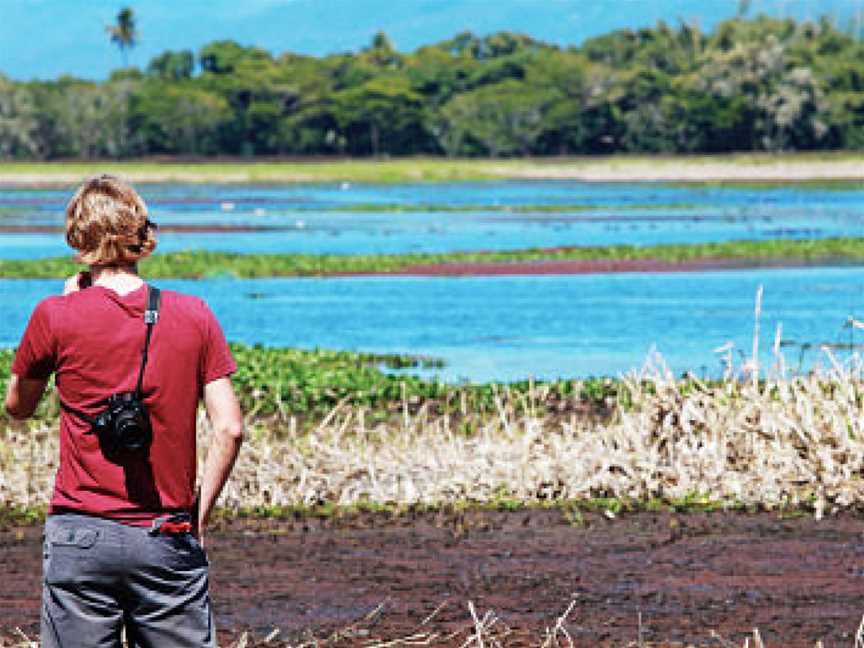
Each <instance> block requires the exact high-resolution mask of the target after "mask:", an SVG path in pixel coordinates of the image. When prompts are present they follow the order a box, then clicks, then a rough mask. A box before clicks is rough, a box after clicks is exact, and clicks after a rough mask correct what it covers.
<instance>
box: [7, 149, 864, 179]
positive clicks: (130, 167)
mask: <svg viewBox="0 0 864 648" xmlns="http://www.w3.org/2000/svg"><path fill="white" fill-rule="evenodd" d="M105 172H111V173H117V174H120V175H122V176H124V177H126V178H128V179H129V180H131V181H133V182H137V183H155V182H182V183H208V182H209V183H216V182H218V183H230V184H244V183H264V184H267V183H270V184H272V183H294V182H383V183H390V182H453V181H469V180H500V179H506V178H529V179H530V178H536V179H543V178H546V179H575V180H586V181H609V182H625V181H668V182H714V181H723V182H727V181H728V182H741V183H748V182H760V181H767V182H787V183H788V182H806V181H820V182H821V181H829V182H830V181H833V180H840V181H850V180H851V181H862V180H864V155H862V154H860V153H856V152H819V153H785V154H758V153H738V154H726V155H688V156H683V155H682V156H662V155H617V156H597V157H572V158H525V159H447V158H401V159H379V160H374V159H344V160H340V159H327V158H324V159H318V158H315V159H309V160H296V159H292V160H284V161H283V160H272V159H263V160H254V159H253V160H246V159H243V160H240V159H237V160H233V159H232V160H227V161H226V160H222V159H220V160H214V161H206V160H200V161H199V160H196V161H183V160H175V159H170V158H169V159H155V160H127V161H118V160H102V161H93V162H90V161H88V162H65V161H64V162H43V163H32V162H26V163H25V162H21V163H17V162H4V163H2V164H0V186H2V185H6V186H34V185H45V186H68V185H74V184H76V183H78V182H80V181H81V180H82V179H83V178H84V177H87V176H89V175H93V174H96V173H105Z"/></svg>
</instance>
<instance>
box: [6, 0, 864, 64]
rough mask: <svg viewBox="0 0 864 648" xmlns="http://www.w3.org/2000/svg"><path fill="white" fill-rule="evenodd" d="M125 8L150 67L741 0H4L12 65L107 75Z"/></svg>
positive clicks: (845, 3)
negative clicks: (225, 51)
mask: <svg viewBox="0 0 864 648" xmlns="http://www.w3.org/2000/svg"><path fill="white" fill-rule="evenodd" d="M123 6H129V7H131V8H132V9H133V10H134V11H135V14H136V16H137V20H138V31H139V38H140V41H139V43H138V45H137V46H136V47H135V48H134V50H133V51H132V52H131V54H130V56H129V62H130V64H132V65H138V66H139V67H145V66H146V64H147V62H148V61H149V60H150V59H151V58H152V57H153V56H155V55H157V54H159V53H161V52H163V51H165V50H167V49H184V48H188V49H192V50H194V51H197V50H198V48H200V47H201V46H202V45H204V44H205V43H208V42H210V41H213V40H219V39H229V38H230V39H234V40H236V41H238V42H241V43H243V44H246V45H258V46H261V47H265V48H267V49H269V50H271V51H272V52H274V53H281V52H284V51H294V52H301V53H304V54H314V55H322V54H328V53H332V52H341V51H348V50H357V49H359V48H361V47H363V46H364V45H366V44H367V43H368V42H369V40H370V39H371V36H372V35H373V34H374V33H375V32H376V31H378V30H384V31H385V32H387V34H388V35H390V37H391V39H392V40H393V42H394V43H395V45H396V47H397V49H399V50H402V51H411V50H414V49H416V48H417V47H419V46H420V45H424V44H427V43H431V42H435V41H438V40H442V39H444V38H448V37H450V36H453V35H454V34H456V33H457V32H460V31H464V30H466V29H467V30H471V31H473V32H475V33H478V34H488V33H490V32H495V31H499V30H511V31H519V32H524V33H527V34H530V35H531V36H533V37H535V38H540V39H542V40H546V41H550V42H554V43H558V44H561V45H569V44H578V43H580V42H581V41H583V40H584V39H585V38H588V37H590V36H594V35H597V34H602V33H605V32H608V31H611V30H613V29H619V28H623V27H641V26H649V25H653V24H655V23H656V22H657V20H659V19H663V20H666V21H668V22H671V23H673V24H677V22H678V21H679V20H682V19H683V20H688V21H692V20H695V21H697V22H698V23H699V24H700V25H701V26H702V28H703V29H710V28H712V27H713V25H715V24H716V23H717V22H718V21H720V20H723V19H725V18H728V17H730V16H732V15H734V14H735V12H736V10H737V8H738V0H126V1H125V2H124V1H123V0H120V1H115V0H0V73H2V74H5V75H6V76H9V77H12V78H14V79H30V78H43V79H44V78H56V77H58V76H60V75H62V74H70V75H74V76H78V77H84V78H93V79H103V78H105V77H107V76H108V74H109V73H110V70H111V69H112V68H115V67H119V66H120V65H121V58H120V55H119V53H118V52H117V50H116V48H115V47H114V46H112V45H111V44H110V43H109V41H108V37H107V35H106V33H105V26H106V25H108V24H110V23H112V22H113V21H114V18H115V16H116V15H117V12H118V11H119V10H120V8H121V7H123ZM859 10H862V11H864V0H752V2H751V9H750V13H751V15H752V14H757V13H767V14H770V15H775V16H781V15H787V16H795V17H797V18H815V17H818V16H819V15H822V14H828V15H831V16H834V17H835V18H836V19H838V20H840V21H848V20H850V19H851V18H852V17H854V16H856V15H857V13H856V12H858V11H859Z"/></svg>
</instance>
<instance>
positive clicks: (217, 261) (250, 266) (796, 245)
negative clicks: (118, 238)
mask: <svg viewBox="0 0 864 648" xmlns="http://www.w3.org/2000/svg"><path fill="white" fill-rule="evenodd" d="M715 259H732V260H741V261H751V262H754V263H757V264H758V262H760V261H778V260H790V261H805V262H825V263H843V262H859V261H862V260H864V239H858V238H829V239H818V240H806V241H793V240H783V239H776V240H768V241H728V242H720V243H695V244H690V245H655V246H645V247H641V246H634V245H610V246H604V247H569V248H555V249H546V248H533V249H527V250H508V251H501V252H452V253H442V254H389V255H388V254H377V255H359V256H341V255H326V254H325V255H305V254H283V255H242V254H229V253H224V252H205V251H196V252H176V253H169V254H157V255H154V256H153V257H151V258H149V259H146V260H145V261H143V262H142V272H143V273H144V274H145V275H146V276H147V277H149V278H153V279H160V278H190V279H202V278H207V277H220V276H226V277H238V278H252V277H293V276H322V275H332V274H363V273H388V272H403V271H406V270H408V269H410V268H411V267H412V266H428V265H438V264H448V263H452V264H456V263H459V264H462V263H470V264H474V263H477V264H483V263H518V262H542V261H626V260H654V261H661V262H666V263H673V264H678V263H688V262H699V261H705V260H715ZM78 269H80V267H79V266H76V265H75V264H74V263H73V262H72V260H71V259H69V258H65V257H63V258H59V257H58V258H51V259H35V260H0V277H3V278H32V279H38V278H60V277H65V276H67V275H69V274H71V273H73V272H75V271H77V270H78Z"/></svg>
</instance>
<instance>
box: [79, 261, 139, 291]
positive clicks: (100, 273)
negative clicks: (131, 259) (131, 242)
mask: <svg viewBox="0 0 864 648" xmlns="http://www.w3.org/2000/svg"><path fill="white" fill-rule="evenodd" d="M90 278H91V281H92V284H93V285H94V286H104V287H105V288H110V289H111V290H113V291H114V292H116V293H117V294H119V295H125V294H126V293H130V292H132V291H133V290H137V289H138V288H140V287H141V284H143V283H144V280H143V279H141V277H139V276H138V267H137V266H135V265H129V266H90Z"/></svg>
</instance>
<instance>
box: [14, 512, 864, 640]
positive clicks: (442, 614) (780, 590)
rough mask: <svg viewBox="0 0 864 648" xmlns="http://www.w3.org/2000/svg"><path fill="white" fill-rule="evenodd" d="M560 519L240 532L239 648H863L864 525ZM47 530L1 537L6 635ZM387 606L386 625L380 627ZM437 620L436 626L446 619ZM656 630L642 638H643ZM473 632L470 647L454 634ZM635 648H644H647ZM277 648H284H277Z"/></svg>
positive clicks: (491, 518)
mask: <svg viewBox="0 0 864 648" xmlns="http://www.w3.org/2000/svg"><path fill="white" fill-rule="evenodd" d="M573 522H574V519H573V518H570V520H569V523H568V520H567V519H565V518H564V517H562V514H561V513H560V512H558V511H549V510H535V511H529V512H526V511H522V512H500V513H499V512H491V513H490V512H481V511H476V512H471V513H467V514H464V513H452V512H451V513H437V514H424V515H418V516H413V517H411V516H406V517H401V518H397V519H390V518H387V517H386V516H376V515H364V516H361V517H354V518H350V519H342V520H333V519H329V520H304V519H297V520H290V521H281V522H273V521H253V520H245V521H235V522H231V523H230V524H225V525H223V526H222V527H221V528H218V529H214V530H213V531H212V532H211V533H210V535H209V537H208V539H207V547H208V553H209V556H210V561H211V566H212V567H211V577H212V594H213V597H214V599H215V610H216V620H217V624H218V625H219V627H220V631H221V636H222V638H223V643H230V640H231V639H236V638H237V637H239V636H240V633H241V632H242V631H244V630H248V631H250V632H251V634H252V636H255V637H258V638H259V639H260V638H263V637H265V636H266V635H267V634H269V633H271V632H272V631H273V630H274V629H277V628H278V629H279V635H278V636H279V638H280V639H282V640H286V641H290V642H292V643H296V642H298V641H300V640H301V639H302V638H304V637H307V638H308V637H311V636H316V637H319V638H326V637H328V636H332V634H333V633H334V632H337V631H340V630H343V631H344V630H345V629H346V628H348V629H350V632H343V633H342V634H343V635H348V638H346V639H344V641H343V642H341V643H340V645H355V644H356V645H364V644H365V645H368V643H370V641H371V640H372V639H374V638H381V639H383V638H388V639H397V638H400V637H406V636H408V635H411V634H412V633H424V634H425V635H426V636H428V635H429V634H430V633H433V632H434V633H437V635H438V636H439V641H438V644H436V645H455V646H458V645H460V644H461V643H462V642H463V641H464V640H465V638H466V636H467V633H468V631H469V630H468V629H467V627H468V626H469V625H470V624H472V623H473V622H472V621H471V616H470V612H469V609H468V603H469V601H470V602H473V604H474V605H475V607H476V611H477V615H478V617H481V618H482V616H483V615H484V614H485V613H486V611H487V610H493V611H494V613H495V615H496V616H497V617H498V621H497V623H496V624H495V625H494V626H493V629H497V630H498V631H499V632H504V631H505V626H506V627H509V628H510V629H511V630H512V632H511V634H509V635H508V636H507V637H505V638H504V641H503V643H504V644H505V645H520V646H521V645H538V644H539V642H540V640H541V639H542V633H543V631H544V629H545V628H547V627H550V628H551V627H553V626H554V625H555V622H556V617H557V616H559V615H560V614H562V613H563V612H564V610H565V609H566V608H567V607H568V605H569V604H570V603H571V601H575V603H574V605H573V607H572V610H571V612H570V614H569V616H568V618H567V619H566V622H565V623H564V626H563V627H564V628H565V629H566V630H567V632H568V633H569V635H570V636H571V637H572V638H573V641H574V643H575V645H577V646H626V645H628V644H631V645H638V643H637V642H638V641H639V640H640V637H641V640H642V642H643V643H644V645H655V646H656V645H664V646H665V645H687V644H693V645H705V646H722V645H724V643H723V642H722V641H720V640H718V639H717V638H714V637H712V631H713V632H715V633H718V634H719V635H721V636H722V637H723V638H724V639H725V640H726V641H727V642H729V643H728V644H726V645H732V644H734V645H737V646H741V645H742V644H743V642H744V639H745V637H747V636H748V635H749V636H751V645H753V644H752V630H753V628H758V629H759V631H760V633H761V637H762V639H763V640H764V641H765V643H766V645H768V646H788V647H792V646H808V647H812V646H814V644H815V643H816V642H817V641H819V640H821V641H822V642H823V644H824V646H825V648H828V647H829V646H852V645H853V643H854V635H855V632H856V630H857V628H858V625H859V623H860V621H861V617H862V613H864V596H862V594H864V519H862V518H860V517H858V518H856V517H853V516H851V515H840V516H839V517H830V518H826V519H823V520H821V521H816V520H815V519H813V518H812V517H783V516H780V515H778V514H776V513H760V514H743V513H711V514H671V513H662V514H659V513H653V514H652V513H639V514H627V515H623V516H619V517H618V518H616V519H609V518H607V517H606V516H604V515H602V514H584V518H583V519H582V520H581V521H579V520H575V522H577V523H579V524H578V525H576V526H574V525H572V523H573ZM40 533H41V531H40V529H39V528H38V527H24V528H14V527H13V528H7V529H5V530H2V531H0V628H2V629H5V630H6V632H7V633H8V631H9V630H10V629H11V628H13V627H15V626H18V627H21V628H22V629H23V630H24V631H25V632H27V633H29V634H30V635H31V636H33V635H35V633H36V631H37V628H38V605H39V587H40V578H41V576H40V569H41V552H40ZM382 603H383V607H381V608H380V610H379V612H378V613H377V614H373V615H371V618H369V619H365V617H367V615H369V614H370V612H373V610H375V609H376V608H378V606H379V605H381V604H382ZM436 609H437V610H438V611H437V613H435V614H434V615H433V618H432V619H431V620H429V621H428V622H427V623H425V624H423V621H424V619H426V617H428V616H429V615H432V614H433V612H435V611H436ZM640 618H641V627H640ZM460 630H461V631H462V632H461V634H455V635H454V634H452V633H458V632H459V631H460ZM631 642H632V643H631ZM268 645H272V644H268Z"/></svg>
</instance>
